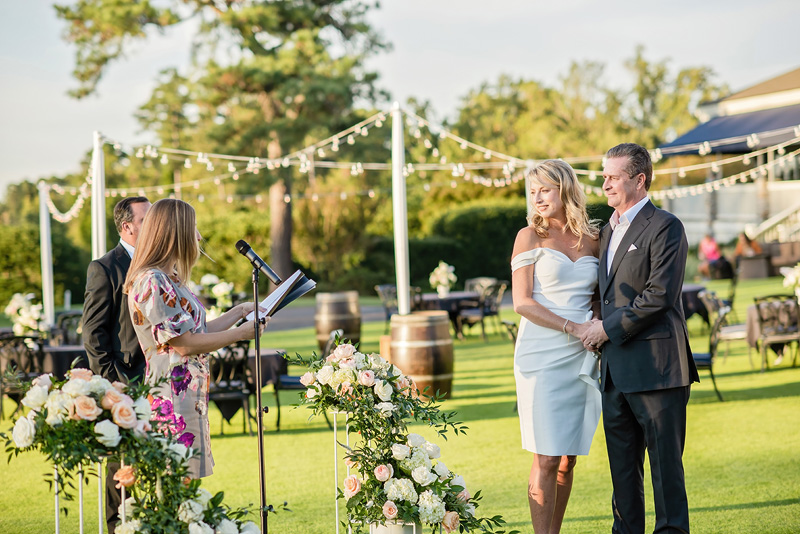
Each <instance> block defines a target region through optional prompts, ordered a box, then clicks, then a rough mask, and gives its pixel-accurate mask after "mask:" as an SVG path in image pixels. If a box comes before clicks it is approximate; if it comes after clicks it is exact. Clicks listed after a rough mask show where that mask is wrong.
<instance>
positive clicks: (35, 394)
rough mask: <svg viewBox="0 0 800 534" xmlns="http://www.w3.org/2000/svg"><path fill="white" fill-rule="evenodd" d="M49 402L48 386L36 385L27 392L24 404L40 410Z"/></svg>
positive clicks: (23, 400)
mask: <svg viewBox="0 0 800 534" xmlns="http://www.w3.org/2000/svg"><path fill="white" fill-rule="evenodd" d="M45 402H47V388H43V387H39V386H34V387H32V388H31V389H29V390H28V392H27V393H25V397H24V398H23V399H22V404H24V405H25V406H27V407H28V408H30V409H31V410H36V411H38V410H39V409H40V408H41V407H42V406H44V403H45Z"/></svg>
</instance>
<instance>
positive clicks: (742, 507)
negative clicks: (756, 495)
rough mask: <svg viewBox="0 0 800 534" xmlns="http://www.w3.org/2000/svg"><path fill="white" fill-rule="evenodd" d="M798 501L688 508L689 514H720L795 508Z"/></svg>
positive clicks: (784, 500)
mask: <svg viewBox="0 0 800 534" xmlns="http://www.w3.org/2000/svg"><path fill="white" fill-rule="evenodd" d="M798 504H800V500H798V499H783V500H780V501H762V502H746V503H740V504H720V505H718V506H702V507H698V508H689V511H690V512H720V511H723V510H751V509H753V508H775V507H778V506H796V505H798Z"/></svg>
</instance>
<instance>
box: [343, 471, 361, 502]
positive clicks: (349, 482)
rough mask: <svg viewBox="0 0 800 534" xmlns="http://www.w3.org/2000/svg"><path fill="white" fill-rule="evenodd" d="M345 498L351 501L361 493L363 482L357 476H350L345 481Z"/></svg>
mask: <svg viewBox="0 0 800 534" xmlns="http://www.w3.org/2000/svg"><path fill="white" fill-rule="evenodd" d="M343 485H344V498H345V499H349V498H350V497H352V496H353V495H355V494H357V493H358V492H359V491H361V481H360V480H359V479H358V477H357V476H355V475H350V476H349V477H347V478H345V479H344V484H343Z"/></svg>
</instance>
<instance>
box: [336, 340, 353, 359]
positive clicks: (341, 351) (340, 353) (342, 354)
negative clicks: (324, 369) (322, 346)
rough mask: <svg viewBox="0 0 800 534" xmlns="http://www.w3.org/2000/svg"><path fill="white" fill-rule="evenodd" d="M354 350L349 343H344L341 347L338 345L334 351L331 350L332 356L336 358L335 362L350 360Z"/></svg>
mask: <svg viewBox="0 0 800 534" xmlns="http://www.w3.org/2000/svg"><path fill="white" fill-rule="evenodd" d="M355 352H356V348H355V347H354V346H353V345H351V344H350V343H344V344H342V345H338V346H337V347H336V348H335V349H333V355H334V356H335V357H336V359H337V360H346V359H347V358H350V357H351V356H352V355H353V354H355Z"/></svg>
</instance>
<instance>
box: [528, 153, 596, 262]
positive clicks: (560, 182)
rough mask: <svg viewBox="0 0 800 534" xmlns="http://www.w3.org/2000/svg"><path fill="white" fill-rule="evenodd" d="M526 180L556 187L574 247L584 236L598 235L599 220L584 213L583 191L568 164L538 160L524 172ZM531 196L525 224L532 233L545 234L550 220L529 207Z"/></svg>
mask: <svg viewBox="0 0 800 534" xmlns="http://www.w3.org/2000/svg"><path fill="white" fill-rule="evenodd" d="M527 178H528V180H529V181H530V182H536V183H537V184H539V185H543V186H546V187H555V188H556V189H558V194H559V197H560V198H561V202H562V204H564V211H565V212H566V216H567V225H566V226H567V229H568V230H569V231H571V232H572V233H573V234H574V235H576V236H577V237H578V242H577V243H576V244H575V248H576V249H580V248H581V242H582V241H583V238H584V237H589V238H590V239H597V238H598V236H599V235H600V225H599V222H600V221H596V220H590V219H589V216H588V215H587V213H586V193H584V192H583V187H581V184H580V182H578V177H577V176H576V175H575V169H573V168H572V167H571V166H570V165H569V163H567V162H565V161H563V160H560V159H548V160H545V161H542V162H541V163H539V164H538V165H536V166H535V167H534V168H532V169H531V170H529V171H528V172H527ZM532 202H533V198H531V202H529V205H528V214H529V215H528V224H529V225H531V226H533V228H534V230H535V231H536V235H538V236H539V237H547V233H548V232H547V231H548V228H550V222H549V221H548V220H547V219H546V218H544V217H542V216H541V215H539V213H538V212H537V211H536V208H535V207H534V206H533V203H532Z"/></svg>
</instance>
